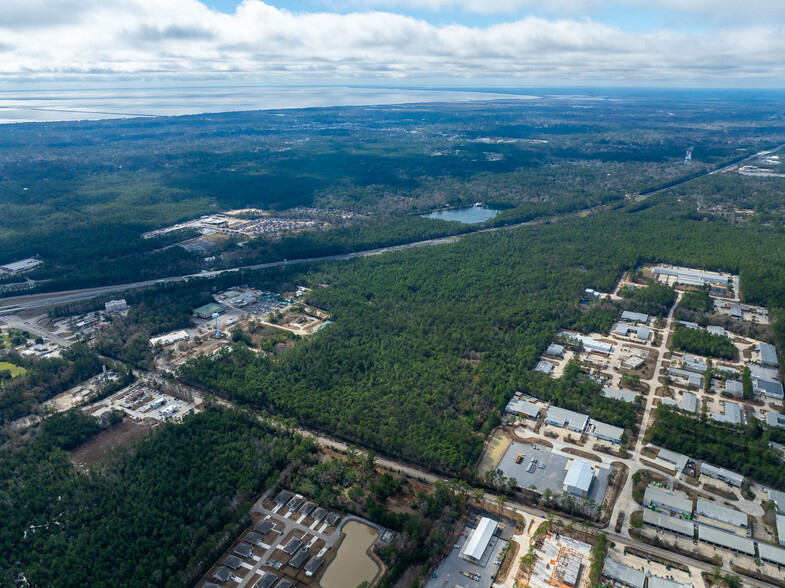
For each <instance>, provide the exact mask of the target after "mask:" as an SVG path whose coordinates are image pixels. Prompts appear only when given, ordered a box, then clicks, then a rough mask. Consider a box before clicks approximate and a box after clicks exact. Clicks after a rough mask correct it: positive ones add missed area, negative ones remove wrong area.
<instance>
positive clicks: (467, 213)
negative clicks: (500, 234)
mask: <svg viewBox="0 0 785 588" xmlns="http://www.w3.org/2000/svg"><path fill="white" fill-rule="evenodd" d="M499 212H500V211H499V210H497V209H495V208H490V207H489V206H476V205H475V206H467V207H465V208H450V209H449V210H437V211H436V212H429V213H428V214H423V215H420V216H424V217H425V218H438V219H439V220H446V221H458V222H459V223H464V224H467V225H473V224H477V223H484V222H485V221H487V220H490V219H492V218H493V217H495V216H496V215H497V214H499Z"/></svg>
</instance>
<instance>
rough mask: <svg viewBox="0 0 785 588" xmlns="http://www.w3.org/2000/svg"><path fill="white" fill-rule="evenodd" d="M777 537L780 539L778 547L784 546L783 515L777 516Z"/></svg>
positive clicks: (784, 526) (784, 525)
mask: <svg viewBox="0 0 785 588" xmlns="http://www.w3.org/2000/svg"><path fill="white" fill-rule="evenodd" d="M776 521H777V537H779V539H780V545H785V515H782V514H777V515H776Z"/></svg>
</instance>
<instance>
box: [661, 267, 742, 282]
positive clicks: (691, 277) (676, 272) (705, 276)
mask: <svg viewBox="0 0 785 588" xmlns="http://www.w3.org/2000/svg"><path fill="white" fill-rule="evenodd" d="M652 271H653V272H654V274H655V275H663V276H673V277H674V278H676V281H677V282H678V283H679V284H683V285H685V286H705V285H714V286H727V285H728V283H729V281H730V278H728V277H727V276H720V275H717V274H710V273H707V272H702V271H699V270H691V269H683V268H676V267H664V266H657V267H655V268H654V270H652Z"/></svg>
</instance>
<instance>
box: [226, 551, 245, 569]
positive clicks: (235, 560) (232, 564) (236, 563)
mask: <svg viewBox="0 0 785 588" xmlns="http://www.w3.org/2000/svg"><path fill="white" fill-rule="evenodd" d="M241 563H243V560H241V559H240V558H239V557H237V556H236V555H228V556H226V559H225V560H224V563H223V565H225V566H226V567H227V568H232V569H233V570H236V569H238V568H239V567H240V564H241Z"/></svg>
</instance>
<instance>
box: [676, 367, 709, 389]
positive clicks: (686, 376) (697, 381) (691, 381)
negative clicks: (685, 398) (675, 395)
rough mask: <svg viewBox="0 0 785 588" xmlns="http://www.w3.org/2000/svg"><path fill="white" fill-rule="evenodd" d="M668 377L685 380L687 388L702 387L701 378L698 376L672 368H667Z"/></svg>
mask: <svg viewBox="0 0 785 588" xmlns="http://www.w3.org/2000/svg"><path fill="white" fill-rule="evenodd" d="M668 375H669V376H670V377H672V378H681V379H682V380H686V381H687V386H688V387H689V386H692V387H693V388H702V387H703V376H702V375H700V374H697V373H693V372H690V371H687V370H682V369H679V368H674V367H672V368H668Z"/></svg>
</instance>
